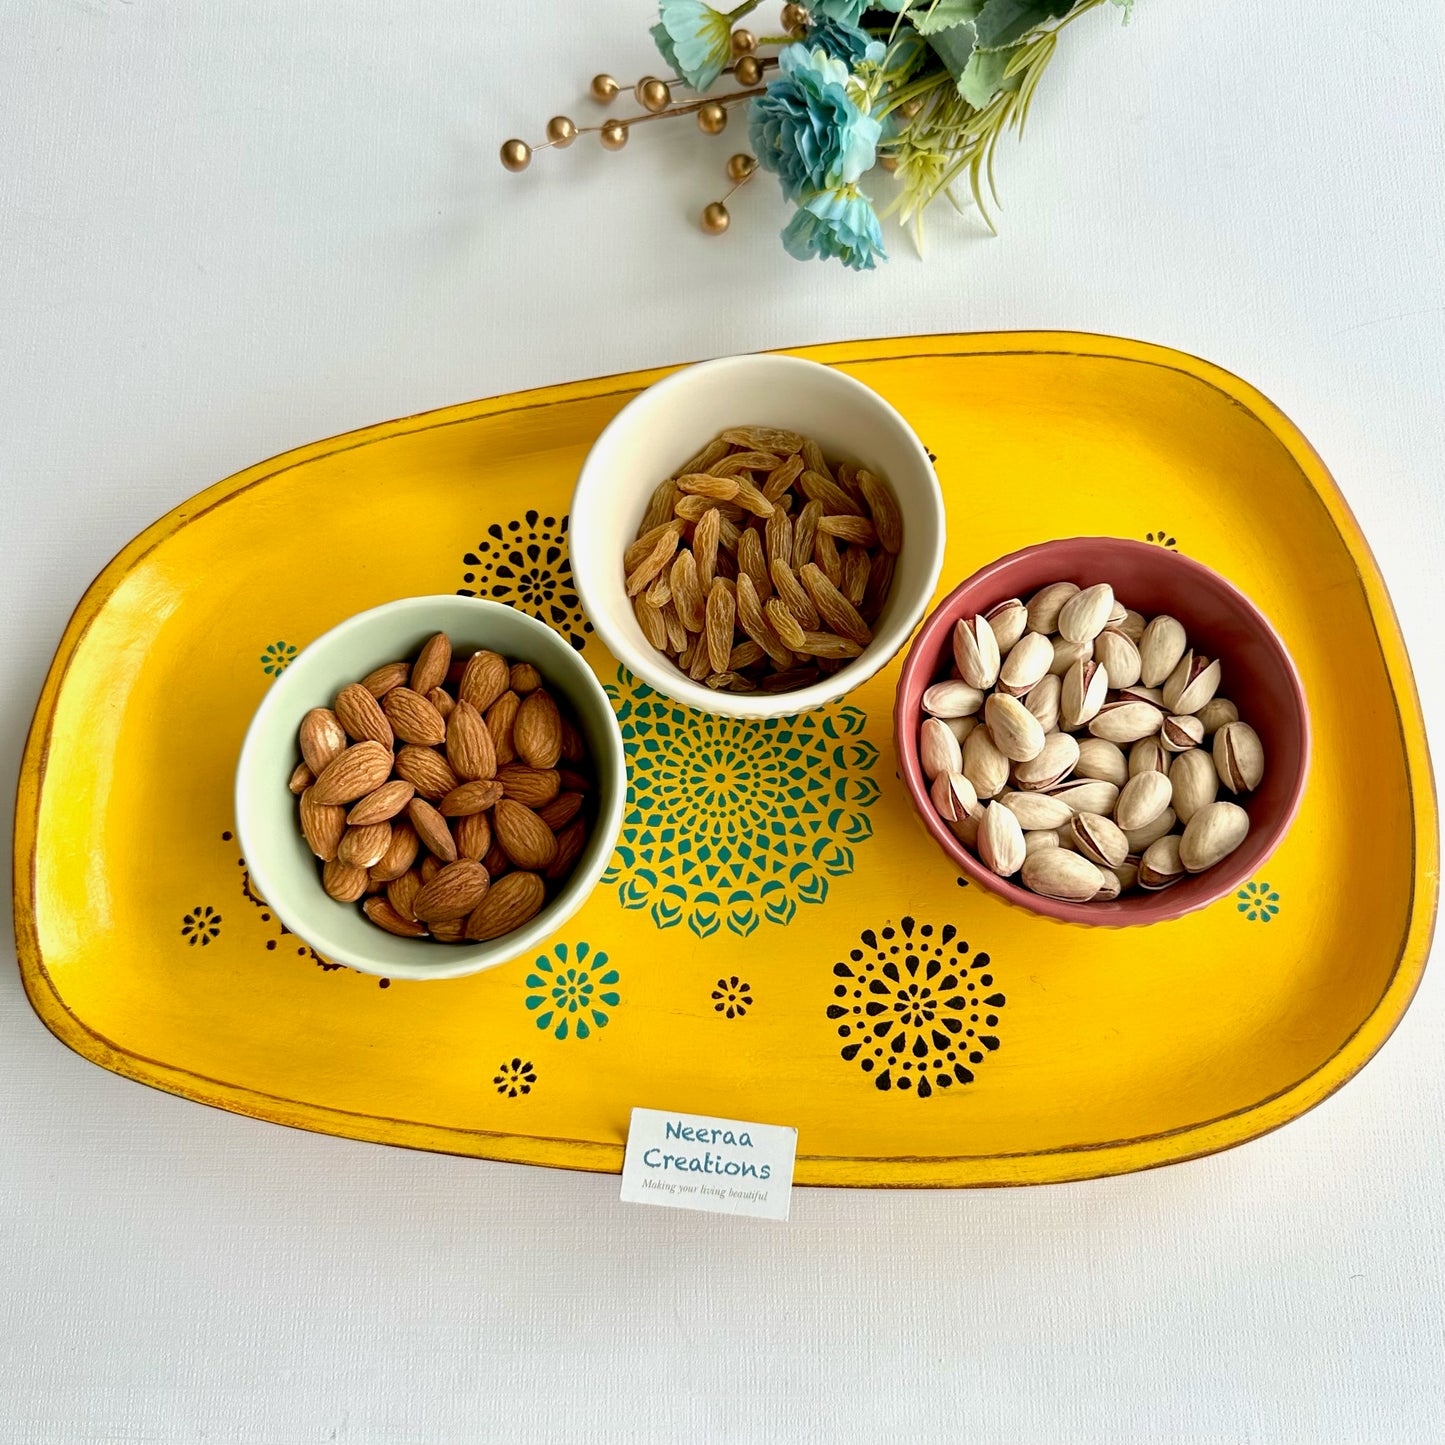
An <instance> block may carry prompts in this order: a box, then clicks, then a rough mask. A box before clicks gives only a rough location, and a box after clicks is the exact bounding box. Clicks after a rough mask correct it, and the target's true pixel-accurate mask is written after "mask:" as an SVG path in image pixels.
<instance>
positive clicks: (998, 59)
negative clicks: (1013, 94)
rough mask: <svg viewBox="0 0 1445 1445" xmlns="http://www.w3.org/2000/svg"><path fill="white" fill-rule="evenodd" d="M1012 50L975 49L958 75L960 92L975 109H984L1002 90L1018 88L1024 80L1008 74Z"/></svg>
mask: <svg viewBox="0 0 1445 1445" xmlns="http://www.w3.org/2000/svg"><path fill="white" fill-rule="evenodd" d="M1013 55H1014V52H1013V51H1012V50H975V51H974V52H973V54H972V55H971V56H969V59H968V64H967V65H966V66H964V69H963V74H962V75H960V76H959V77H958V93H959V94H960V95H961V96H962V97H963V98H964V99H965V100H966V101H967V102H968V103H969V104H970V105H971V106H973V108H974V109H975V110H982V109H983V108H984V106H986V105H987V104H988V103H989V101H991V100H992V99H993V98H994V96H996V95H997V94H998V93H999V91H1001V90H1017V89H1018V88H1019V86H1020V85H1021V84H1022V80H1021V79H1020V77H1019V76H1017V75H1006V74H1005V72H1006V71H1007V70H1008V64H1009V61H1010V60H1012V59H1013Z"/></svg>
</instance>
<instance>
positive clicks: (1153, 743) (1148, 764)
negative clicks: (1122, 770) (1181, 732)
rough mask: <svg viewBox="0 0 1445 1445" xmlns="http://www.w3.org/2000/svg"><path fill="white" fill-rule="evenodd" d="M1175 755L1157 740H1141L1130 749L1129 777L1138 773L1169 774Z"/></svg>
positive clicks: (1153, 738)
mask: <svg viewBox="0 0 1445 1445" xmlns="http://www.w3.org/2000/svg"><path fill="white" fill-rule="evenodd" d="M1172 758H1173V754H1172V753H1171V752H1170V751H1169V749H1168V748H1166V747H1165V746H1164V744H1163V743H1162V742H1161V741H1160V740H1159V739H1158V738H1157V737H1152V738H1140V739H1139V741H1138V742H1137V743H1135V744H1134V746H1133V747H1132V748H1130V749H1129V776H1130V777H1131V778H1132V777H1133V776H1134V775H1135V774H1136V773H1167V772H1168V771H1169V769H1170V767H1171V766H1172V763H1171V759H1172Z"/></svg>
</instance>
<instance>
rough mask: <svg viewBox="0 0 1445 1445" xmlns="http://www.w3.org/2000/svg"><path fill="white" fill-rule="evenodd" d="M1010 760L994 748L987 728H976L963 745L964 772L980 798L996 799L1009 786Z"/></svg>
mask: <svg viewBox="0 0 1445 1445" xmlns="http://www.w3.org/2000/svg"><path fill="white" fill-rule="evenodd" d="M1008 764H1009V760H1008V759H1007V758H1006V757H1004V755H1003V754H1002V753H1001V752H999V750H998V748H997V747H995V746H994V741H993V737H992V735H991V734H990V733H989V730H988V729H987V728H986V727H980V728H975V729H974V730H973V731H972V732H971V733H969V735H968V741H967V742H966V743H964V745H963V767H962V768H961V769H959V768H954V769H951V770H950V771H953V772H960V771H961V772H962V773H963V775H964V777H966V778H967V779H968V780H969V782H970V783H972V784H973V787H974V791H975V792H976V793H977V794H978V796H979V797H980V798H996V797H997V796H998V795H999V794H1000V793H1001V792H1003V790H1004V788H1005V787H1007V785H1008Z"/></svg>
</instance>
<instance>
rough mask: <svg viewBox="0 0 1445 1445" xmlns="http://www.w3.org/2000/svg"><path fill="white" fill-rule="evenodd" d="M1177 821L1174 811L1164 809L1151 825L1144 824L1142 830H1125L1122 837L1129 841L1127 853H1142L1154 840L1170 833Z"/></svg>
mask: <svg viewBox="0 0 1445 1445" xmlns="http://www.w3.org/2000/svg"><path fill="white" fill-rule="evenodd" d="M1178 821H1179V819H1178V818H1177V817H1175V815H1174V809H1173V808H1165V810H1164V811H1163V812H1162V813H1160V815H1159V816H1158V817H1157V818H1155V819H1154V821H1153V822H1152V823H1146V824H1145V825H1144V826H1143V827H1142V828H1126V829H1125V830H1124V836H1125V837H1126V838H1127V839H1128V840H1129V851H1130V852H1131V853H1142V852H1143V851H1144V850H1145V849H1146V848H1147V847H1148V846H1149V845H1150V844H1151V843H1152V842H1154V840H1155V839H1156V838H1162V837H1163V836H1164V835H1165V834H1166V833H1172V832H1173V831H1174V825H1175V824H1176V823H1177V822H1178Z"/></svg>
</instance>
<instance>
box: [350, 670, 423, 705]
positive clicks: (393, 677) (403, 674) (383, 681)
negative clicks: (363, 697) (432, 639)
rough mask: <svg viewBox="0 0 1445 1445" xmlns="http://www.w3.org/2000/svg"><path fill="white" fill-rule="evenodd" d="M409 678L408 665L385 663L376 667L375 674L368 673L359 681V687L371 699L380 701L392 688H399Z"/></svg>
mask: <svg viewBox="0 0 1445 1445" xmlns="http://www.w3.org/2000/svg"><path fill="white" fill-rule="evenodd" d="M410 676H411V664H410V663H408V662H387V663H383V665H382V666H381V667H378V668H377V669H376V671H375V672H368V673H367V674H366V676H365V677H363V678H362V679H361V685H362V687H364V688H365V689H366V690H367V692H369V693H370V694H371V695H372V697H374V698H376V699H377V700H378V701H380V699H382V698H384V697H385V696H386V695H387V693H389V692H390V691H391V690H392V688H394V687H400V686H401V685H402V683H404V682H405V681H406V680H407V678H409V677H410Z"/></svg>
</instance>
